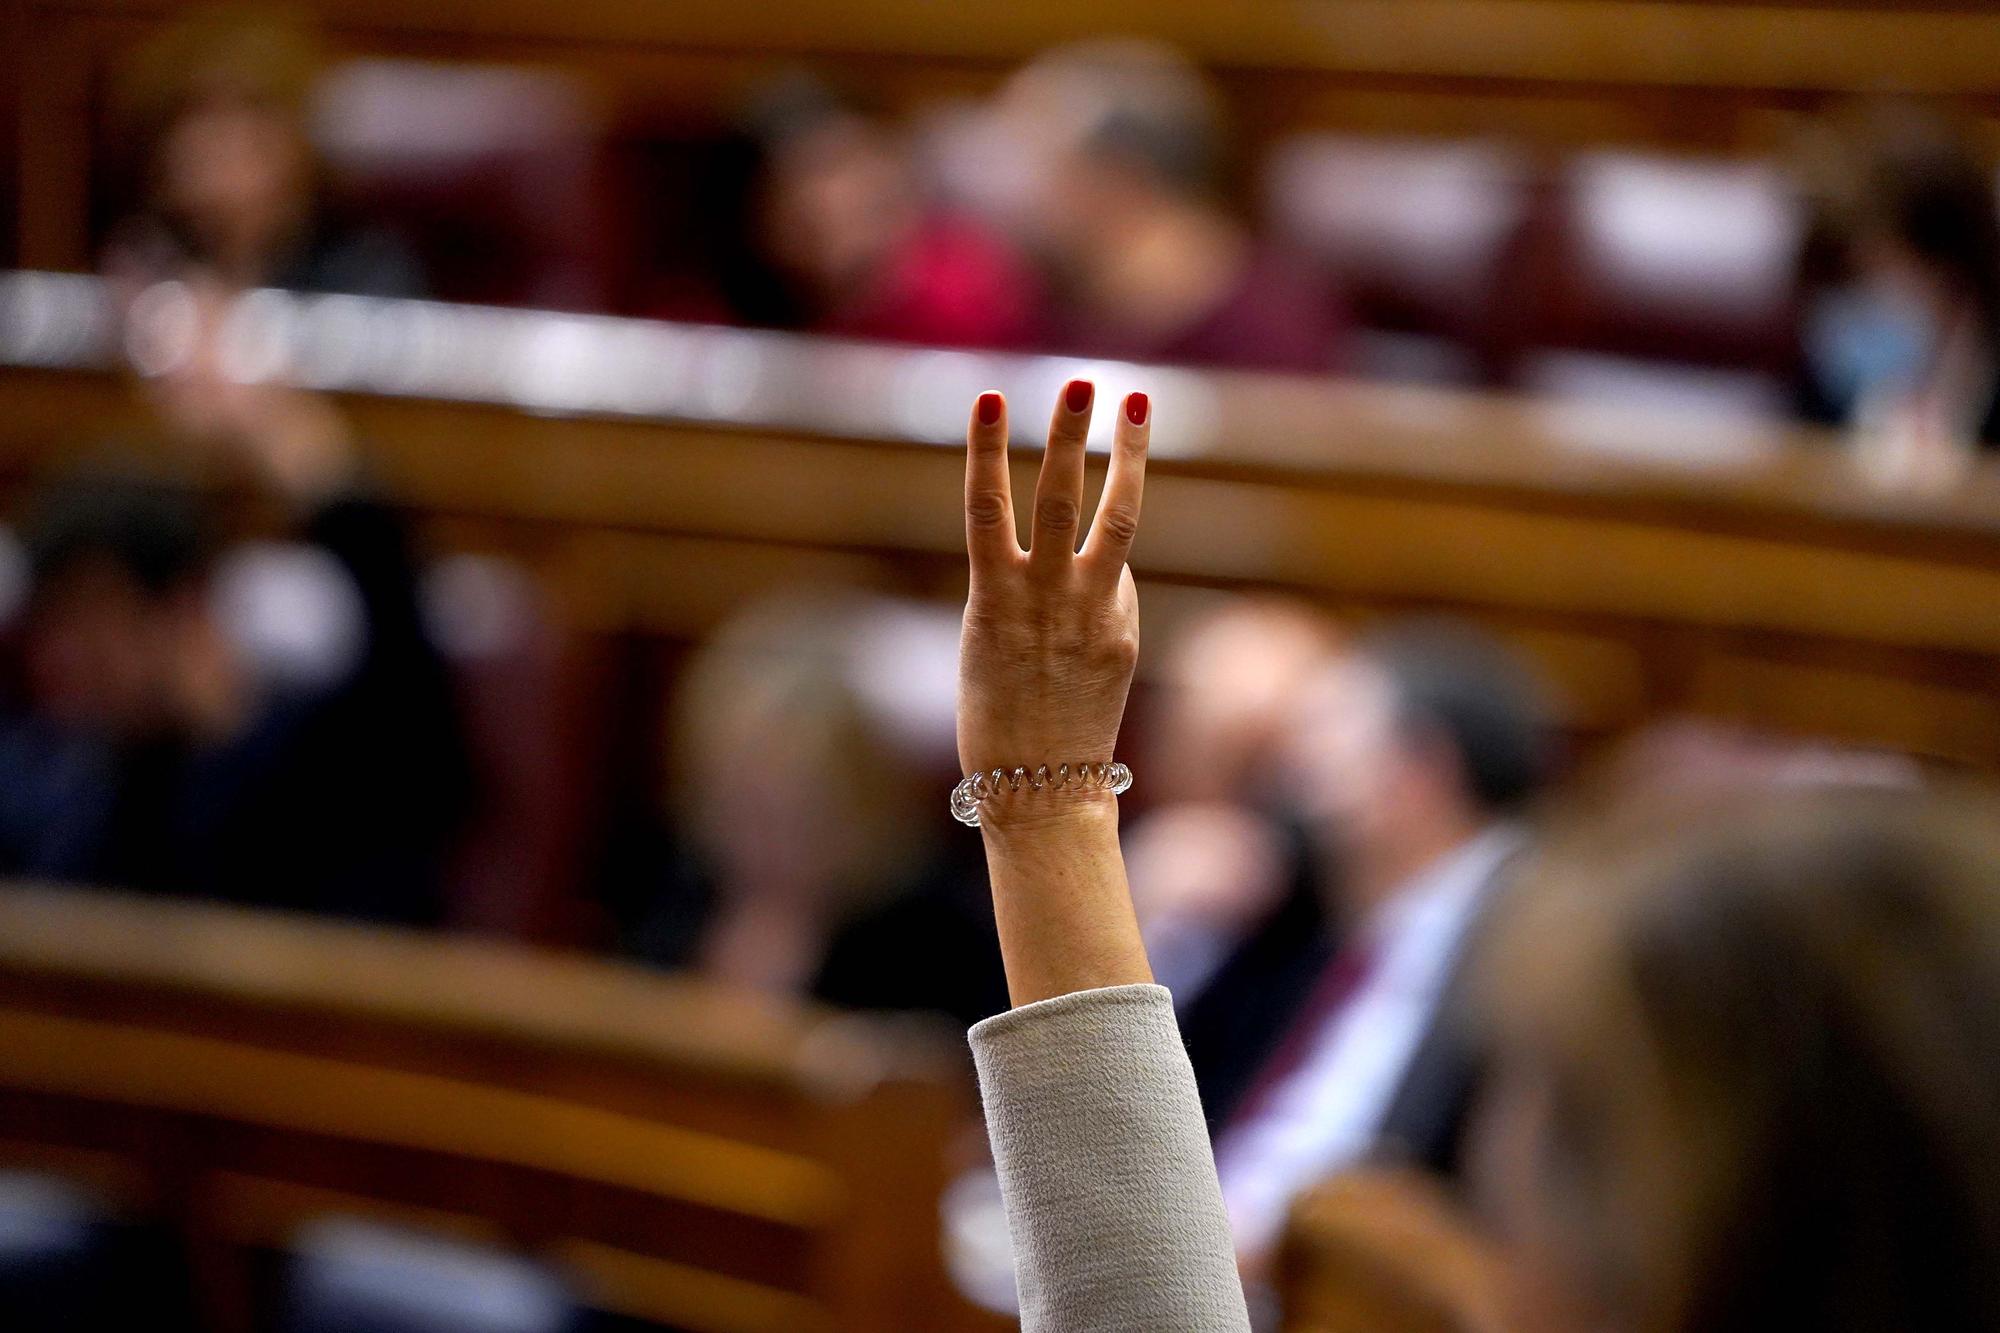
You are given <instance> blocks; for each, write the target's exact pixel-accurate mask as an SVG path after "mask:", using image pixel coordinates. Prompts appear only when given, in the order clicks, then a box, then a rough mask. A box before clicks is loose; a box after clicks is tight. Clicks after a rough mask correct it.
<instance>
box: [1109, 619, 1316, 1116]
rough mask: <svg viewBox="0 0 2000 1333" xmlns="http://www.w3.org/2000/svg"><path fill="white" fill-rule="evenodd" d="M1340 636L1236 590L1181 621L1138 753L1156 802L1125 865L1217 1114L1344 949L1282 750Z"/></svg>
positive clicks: (1140, 822)
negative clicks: (1338, 948)
mask: <svg viewBox="0 0 2000 1333" xmlns="http://www.w3.org/2000/svg"><path fill="white" fill-rule="evenodd" d="M1336 643H1337V640H1336V637H1335V634H1334V631H1333V628H1332V626H1331V625H1330V624H1329V623H1328V622H1327V620H1326V619H1325V617H1323V616H1321V615H1319V614H1318V613H1316V612H1314V611H1313V610H1312V609H1310V608H1308V607H1305V606H1301V605H1297V604H1294V603H1291V602H1286V601H1281V600H1278V599H1276V598H1268V599H1267V598H1257V599H1243V598H1238V599H1232V600H1230V601H1229V602H1227V603H1226V604H1224V605H1223V606H1221V607H1219V608H1217V609H1215V610H1213V611H1210V612H1208V613H1207V614H1205V615H1202V616H1200V617H1199V618H1197V619H1196V620H1195V621H1194V622H1193V623H1191V624H1189V625H1187V626H1186V627H1184V628H1183V629H1182V630H1181V631H1180V633H1179V634H1178V636H1177V637H1176V639H1175V641H1174V643H1173V644H1172V645H1171V646H1170V647H1169V649H1168V651H1167V654H1166V657H1165V659H1164V661H1165V669H1164V670H1163V672H1162V673H1161V678H1160V680H1159V682H1158V683H1157V684H1156V686H1155V687H1154V689H1153V690H1152V691H1151V692H1150V693H1149V695H1148V696H1147V702H1146V710H1147V711H1146V718H1145V723H1144V725H1143V726H1142V727H1141V728H1140V729H1139V731H1140V734H1141V735H1143V736H1144V738H1145V741H1144V746H1145V753H1144V754H1143V755H1142V756H1141V759H1140V762H1141V763H1143V765H1144V771H1145V772H1146V773H1147V774H1148V778H1147V794H1148V795H1149V796H1150V797H1151V798H1152V802H1153V803H1152V804H1150V805H1149V806H1148V808H1147V810H1146V812H1145V814H1144V815H1142V816H1141V817H1140V818H1138V819H1137V820H1135V821H1133V822H1132V824H1131V825H1130V827H1129V829H1128V831H1127V832H1126V833H1125V835H1124V843H1125V857H1126V865H1127V873H1128V875H1129V877H1130V880H1131V885H1132V899H1133V905H1134V907H1135V908H1136V910H1137V911H1138V914H1139V923H1140V928H1141V930H1142V931H1143V932H1144V934H1145V937H1146V951H1147V954H1148V956H1149V957H1150V958H1151V960H1152V963H1153V972H1154V975H1155V976H1156V977H1157V978H1158V979H1159V981H1160V984H1161V985H1163V986H1166V987H1167V988H1168V989H1170V990H1171V991H1173V993H1174V1000H1175V1005H1176V1007H1177V1008H1178V1009H1179V1010H1180V1017H1181V1035H1182V1037H1183V1038H1184V1039H1185V1040H1186V1042H1187V1047H1188V1056H1189V1059H1190V1060H1191V1061H1192V1062H1193V1064H1194V1070H1195V1078H1196V1081H1197V1083H1198V1084H1199V1085H1200V1088H1201V1095H1202V1106H1203V1109H1204V1110H1205V1111H1206V1112H1207V1115H1208V1118H1209V1122H1210V1124H1211V1125H1220V1124H1221V1123H1223V1122H1225V1121H1226V1120H1227V1119H1228V1118H1229V1116H1230V1115H1231V1113H1232V1112H1233V1111H1234V1110H1235V1107H1236V1104H1237V1102H1238V1100H1239V1099H1240V1098H1241V1097H1242V1095H1243V1093H1244V1092H1245V1091H1246V1090H1247V1089H1248V1087H1249V1086H1250V1083H1251V1080H1252V1079H1254V1078H1255V1076H1256V1073H1257V1071H1258V1069H1259V1068H1260V1067H1261V1066H1262V1065H1263V1063H1264V1062H1265V1060H1267V1059H1268V1058H1269V1057H1270V1054H1271V1050H1272V1048H1273V1047H1274V1046H1275V1045H1276V1043H1277V1040H1278V1038H1279V1037H1280V1036H1282V1035H1283V1033H1284V1030H1285V1028H1286V1027H1287V1026H1289V1025H1290V1023H1291V1021H1292V1019H1293V1017H1294V1016H1295V1015H1296V1013H1297V1011H1298V1009H1299V1006H1300V1005H1301V1004H1302V1003H1303V1002H1304V1000H1305V997H1306V995H1307V993H1309V992H1310V990H1311V989H1312V985H1313V982H1314V980H1315V979H1316V978H1317V977H1318V976H1319V974H1320V972H1321V970H1322V969H1324V968H1325V966H1326V964H1327V962H1328V961H1329V960H1330V959H1331V957H1332V956H1333V951H1334V940H1333V932H1332V928H1331V922H1330V919H1329V913H1328V910H1327V905H1326V903H1325V902H1324V901H1323V897H1322V893H1321V887H1320V882H1321V877H1322V873H1323V868H1322V867H1321V865H1320V864H1319V859H1318V858H1317V857H1316V856H1315V855H1314V854H1313V853H1312V850H1311V848H1310V846H1309V845H1308V840H1307V839H1306V837H1305V834H1304V831H1303V828H1302V827H1301V824H1300V821H1299V815H1298V808H1299V803H1298V799H1297V795H1296V793H1294V792H1293V791H1291V790H1290V789H1289V788H1288V786H1287V784H1286V783H1285V781H1284V780H1283V779H1284V773H1283V765H1282V763H1281V762H1280V761H1279V756H1280V755H1281V754H1282V753H1283V752H1284V749H1285V741H1286V735H1287V732H1288V731H1289V729H1290V728H1291V725H1292V722H1293V719H1294V714H1295V712H1296V709H1297V701H1298V696H1299V694H1300V692H1301V691H1302V690H1304V689H1305V687H1306V686H1307V685H1308V684H1310V683H1311V682H1312V681H1313V680H1314V679H1316V678H1317V676H1318V675H1319V673H1320V672H1321V671H1323V670H1324V669H1325V668H1326V666H1327V663H1328V662H1329V661H1330V660H1331V659H1332V657H1333V656H1334V654H1335V652H1336Z"/></svg>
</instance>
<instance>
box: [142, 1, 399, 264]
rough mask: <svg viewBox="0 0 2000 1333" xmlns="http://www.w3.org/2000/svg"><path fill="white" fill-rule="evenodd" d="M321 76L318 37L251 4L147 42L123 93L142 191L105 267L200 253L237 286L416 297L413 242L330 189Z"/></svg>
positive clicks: (198, 258) (197, 260) (205, 16)
mask: <svg viewBox="0 0 2000 1333" xmlns="http://www.w3.org/2000/svg"><path fill="white" fill-rule="evenodd" d="M317 72H318V55H317V52H316V50H315V49H314V45H313V41H312V39H311V37H310V36H309V35H308V34H307V33H306V32H304V31H303V30H301V29H299V28H297V27H294V26H292V25H290V24H288V23H286V22H284V21H282V20H280V19H278V18H276V17H273V16H270V15H267V14H264V13H261V12H260V11H257V10H254V9H216V10H210V11H205V12H202V13H200V14H197V15H195V16H194V17H191V18H189V19H187V20H185V21H183V22H182V23H180V24H178V25H177V26H175V27H173V28H171V29H169V30H168V31H167V32H166V33H165V34H163V35H162V36H161V37H159V38H158V39H156V40H155V41H154V42H153V43H152V44H151V45H150V46H148V47H147V48H146V49H145V50H144V51H143V53H142V55H141V57H140V59H139V60H138V61H137V62H136V63H135V66H134V68H133V69H132V70H130V71H129V72H128V76H127V80H126V84H125V87H124V89H123V92H124V103H125V105H124V117H123V119H124V122H125V125H126V127H127V134H126V138H127V140H128V142H129V143H131V144H132V145H133V149H134V160H133V162H132V164H131V168H130V170H131V175H132V177H133V180H132V193H133V196H134V197H132V198H131V199H129V200H128V201H126V207H127V208H128V210H129V212H130V216H128V217H127V218H126V219H125V220H124V221H123V222H122V223H121V224H120V225H119V226H118V227H117V229H116V231H115V232H114V234H113V236H112V238H111V242H110V245H109V247H108V249H107V253H106V256H105V266H106V269H107V271H108V272H109V273H110V275H111V276H113V277H115V278H123V279H126V280H129V281H131V282H134V283H138V284H144V283H146V282H149V281H152V280H155V279H158V278H161V277H167V276H172V275H173V274H174V273H175V272H176V271H177V270H178V269H179V268H180V267H182V266H183V265H185V264H189V263H193V264H197V265H199V266H201V267H202V268H204V269H206V270H208V271H209V272H210V273H212V274H214V275H215V276H216V277H217V278H218V279H219V280H221V281H222V282H224V283H227V284H229V285H231V286H235V287H285V288H292V289H295V290H301V291H315V292H349V293H354V294H357V295H365V296H420V295H422V294H423V289H424V280H423V274H422V271H421V269H420V267H419V265H418V263H417V261H416V259H415V258H414V256H412V254H411V253H410V252H409V250H407V249H406V248H405V247H404V246H403V245H402V244H401V243H400V242H399V241H398V239H397V238H396V237H395V236H394V235H393V234H391V233H390V232H388V231H386V230H384V229H382V228H380V227H374V226H369V225H366V224H365V223H362V222H359V221H357V220H354V219H349V218H343V217H341V216H340V215H339V211H338V210H337V209H336V208H335V207H334V205H333V203H332V201H331V199H330V197H329V193H328V191H327V189H326V188H325V186H326V183H325V181H324V179H323V178H322V175H321V173H320V171H319V168H318V163H317V160H316V158H315V155H314V152H313V149H312V145H311V142H310V140H309V138H308V136H307V123H306V121H307V111H308V103H309V100H310V97H311V94H312V90H313V84H314V80H315V78H316V76H317Z"/></svg>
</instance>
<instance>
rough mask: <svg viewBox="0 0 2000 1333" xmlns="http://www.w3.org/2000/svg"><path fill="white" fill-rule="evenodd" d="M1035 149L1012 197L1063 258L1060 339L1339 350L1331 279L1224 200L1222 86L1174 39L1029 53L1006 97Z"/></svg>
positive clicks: (1071, 346)
mask: <svg viewBox="0 0 2000 1333" xmlns="http://www.w3.org/2000/svg"><path fill="white" fill-rule="evenodd" d="M994 120H995V124H996V125H997V126H998V133H999V135H1000V136H1001V137H1002V139H1003V141H1004V142H1006V143H1007V144H1008V145H1009V147H1008V149H1007V151H1009V152H1011V153H1013V154H1016V155H1018V157H1019V158H1020V159H1022V160H1023V161H1024V162H1025V164H1026V165H1025V167H1024V169H1023V170H1022V171H1021V173H1020V174H1021V176H1022V177H1023V183H1024V184H1025V187H1026V188H1025V189H1024V190H1023V191H1022V197H1020V198H1018V199H1014V200H1002V201H999V202H1000V203H1001V205H1002V206H1004V207H1006V208H1007V210H1008V212H1009V214H1010V215H1011V217H1012V219H1013V222H1014V225H1015V226H1017V227H1019V228H1020V232H1021V235H1022V236H1023V238H1024V239H1025V240H1027V241H1028V242H1029V244H1031V245H1033V246H1034V247H1036V248H1037V249H1039V250H1040V251H1042V252H1043V253H1045V254H1046V255H1047V256H1048V258H1049V259H1050V261H1051V262H1052V263H1053V264H1054V266H1055V268H1056V275H1057V279H1058V283H1059V288H1058V295H1059V302H1060V304H1059V308H1058V312H1057V317H1056V320H1055V325H1054V327H1053V328H1052V330H1051V331H1050V339H1049V341H1050V343H1051V345H1052V346H1053V347H1054V348H1056V349H1057V350H1061V351H1067V352H1076V353H1080V354H1086V355H1101V356H1117V357H1129V358H1133V359H1138V360H1149V361H1168V362H1185V363H1189V364H1195V365H1212V366H1233V367H1241V368H1245V369H1262V370H1298V371H1322V370H1327V369H1330V368H1333V367H1335V366H1337V365H1338V363H1339V347H1338V343H1339V339H1340V328H1339V319H1338V314H1337V310H1336V303H1335V300H1334V297H1333V294H1332V293H1331V292H1329V291H1328V290H1327V289H1326V285H1325V283H1324V282H1323V281H1322V280H1320V279H1319V278H1318V277H1317V276H1316V274H1315V271H1314V269H1313V268H1312V267H1311V266H1310V265H1306V264H1304V263H1302V262H1299V261H1296V260H1293V259H1292V258H1290V257H1289V256H1286V255H1284V254H1282V253H1280V252H1278V251H1275V250H1271V249H1267V248H1265V247H1264V246H1262V245H1261V244H1260V243H1259V242H1258V241H1257V239H1256V238H1255V237H1254V236H1252V235H1251V233H1250V231H1249V229H1248V228H1246V227H1245V226H1244V225H1243V224H1242V222H1240V221H1239V220H1238V219H1237V218H1235V217H1234V216H1233V215H1232V214H1231V213H1230V212H1229V211H1228V209H1226V208H1225V207H1223V205H1222V204H1221V203H1220V202H1219V198H1218V192H1219V189H1220V177H1221V170H1222V167H1221V158H1222V152H1223V134H1222V129H1221V126H1220V124H1219V123H1218V122H1219V113H1218V110H1217V107H1216V99H1215V94H1214V92H1213V90H1212V89H1211V88H1210V87H1209V85H1208V83H1207V82H1206V80H1205V79H1203V77H1202V76H1201V74H1200V72H1199V71H1197V70H1196V69H1194V68H1193V67H1192V66H1190V65H1189V64H1187V63H1186V62H1185V61H1184V60H1182V59H1181V58H1180V57H1179V56H1178V55H1176V54H1175V53H1174V52H1173V51H1172V50H1171V49H1170V48H1166V47H1161V46H1156V45H1154V44H1151V43H1146V42H1137V41H1129V42H1128V41H1106V42H1094V43H1084V44H1079V45H1076V46H1071V47H1065V48H1062V49H1060V50H1057V51H1054V52H1052V53H1050V54H1049V55H1046V56H1043V57H1041V58H1040V59H1038V60H1036V61H1035V62H1033V63H1032V64H1030V65H1028V66H1027V67H1025V68H1024V69H1022V70H1021V71H1020V72H1019V73H1017V74H1015V75H1014V77H1013V78H1012V79H1011V80H1010V81H1009V82H1008V84H1007V85H1006V87H1005V88H1003V89H1002V90H1001V93H1000V95H999V98H998V102H997V106H996V109H995V112H994Z"/></svg>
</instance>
